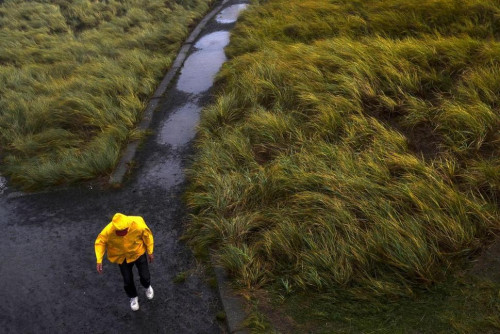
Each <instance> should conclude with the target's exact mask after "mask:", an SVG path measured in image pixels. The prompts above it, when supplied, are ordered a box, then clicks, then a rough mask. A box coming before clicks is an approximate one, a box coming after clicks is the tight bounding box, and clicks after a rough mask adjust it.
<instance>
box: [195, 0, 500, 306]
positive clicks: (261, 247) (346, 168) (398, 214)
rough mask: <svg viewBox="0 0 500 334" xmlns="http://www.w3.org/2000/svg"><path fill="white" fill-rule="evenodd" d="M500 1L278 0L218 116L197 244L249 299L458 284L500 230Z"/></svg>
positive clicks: (200, 194)
mask: <svg viewBox="0 0 500 334" xmlns="http://www.w3.org/2000/svg"><path fill="white" fill-rule="evenodd" d="M499 13H500V3H499V2H498V1H490V0H475V1H467V2H464V1H452V0H439V1H419V2H418V3H417V2H414V1H409V0H387V1H375V0H373V1H371V0H367V1H342V0H333V1H331V0H329V1H326V0H315V1H312V0H311V1H299V0H288V1H283V0H269V1H265V2H258V1H256V2H254V6H252V7H251V8H250V9H249V10H248V11H247V12H245V13H244V14H243V17H242V20H241V22H240V23H239V24H238V25H237V27H236V29H235V32H234V34H233V37H232V40H231V43H230V45H229V47H228V49H227V51H228V53H229V54H230V56H231V57H232V59H231V61H230V62H228V63H227V64H226V65H225V66H224V67H223V70H222V71H221V73H220V74H219V77H218V84H219V87H220V91H219V93H218V95H217V98H216V101H215V102H214V103H213V104H212V105H211V106H209V107H208V108H206V109H205V111H204V114H203V117H202V122H201V125H200V127H199V139H198V142H197V148H198V153H197V156H196V159H195V162H194V164H193V166H192V169H191V170H190V173H189V176H190V181H191V188H190V190H189V192H188V196H187V198H188V203H189V206H190V207H191V209H192V212H193V214H192V219H191V222H190V225H189V227H188V232H187V236H188V237H189V239H190V241H191V243H192V245H193V247H194V248H195V249H197V250H200V251H201V250H202V249H203V248H205V247H206V246H211V247H216V248H217V249H218V250H219V252H218V254H219V259H220V262H221V263H222V264H224V265H225V267H226V268H227V269H228V270H229V272H230V273H231V274H232V275H233V276H234V277H235V279H236V280H237V281H238V282H239V283H240V284H241V285H242V286H246V287H259V286H263V285H270V284H272V285H274V286H277V285H281V286H282V288H283V289H284V290H286V291H288V292H290V291H297V290H309V289H313V290H317V291H335V290H336V289H339V288H347V289H348V290H349V291H350V292H352V293H353V294H354V295H355V296H357V297H360V298H371V297H373V296H378V295H386V296H387V295H388V296H395V295H396V296H400V295H409V294H412V292H413V291H414V289H415V287H422V286H424V287H425V286H430V285H432V284H433V283H435V282H438V281H441V280H442V279H443V278H444V277H445V276H446V274H447V273H448V272H449V271H450V270H451V269H453V268H456V267H457V266H458V265H459V264H460V263H462V261H463V260H464V259H466V258H467V257H470V256H473V255H474V254H476V252H477V251H478V250H479V249H481V247H482V246H484V244H485V243H486V242H487V241H488V240H490V238H491V237H492V235H493V233H495V232H496V231H498V228H499V227H500V224H499V222H500V215H499V210H498V209H499V206H498V205H499V200H500V168H499V167H500V160H499V157H500V112H499V109H498V108H499V105H500V104H499V102H500V100H499V96H500V95H499V93H500V91H499V90H498V87H500V76H499V75H498V74H499V73H498V71H499V66H500V59H499V54H500V53H498V51H499V50H500V43H498V42H497V37H498V36H497V34H498V33H499V31H500V30H499V29H500V27H499V26H498V20H497V17H498V14H499Z"/></svg>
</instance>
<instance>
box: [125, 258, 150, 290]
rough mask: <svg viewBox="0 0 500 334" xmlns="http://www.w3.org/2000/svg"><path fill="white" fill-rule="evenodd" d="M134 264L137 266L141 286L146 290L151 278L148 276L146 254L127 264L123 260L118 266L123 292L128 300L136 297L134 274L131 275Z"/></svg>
mask: <svg viewBox="0 0 500 334" xmlns="http://www.w3.org/2000/svg"><path fill="white" fill-rule="evenodd" d="M134 264H135V265H136V266H137V270H138V271H139V277H140V278H141V284H142V286H143V287H145V288H148V287H149V285H150V283H151V278H150V276H149V267H148V259H147V258H146V253H144V254H142V255H141V256H140V257H139V258H138V259H137V260H135V261H134V262H130V263H127V260H126V259H125V260H124V261H123V263H122V264H120V272H121V273H122V276H123V283H124V284H125V285H124V288H125V292H126V293H127V296H129V298H134V297H137V290H136V289H135V284H134V274H133V273H132V267H133V266H134Z"/></svg>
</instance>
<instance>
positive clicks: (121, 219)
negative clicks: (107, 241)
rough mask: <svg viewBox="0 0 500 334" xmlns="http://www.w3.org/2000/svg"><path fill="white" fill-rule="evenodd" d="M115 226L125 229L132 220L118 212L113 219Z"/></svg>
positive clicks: (118, 228) (112, 222)
mask: <svg viewBox="0 0 500 334" xmlns="http://www.w3.org/2000/svg"><path fill="white" fill-rule="evenodd" d="M111 224H112V225H113V227H114V228H115V229H117V230H124V229H126V228H127V227H129V225H130V220H129V219H128V217H127V216H125V215H124V214H121V213H116V214H115V215H114V216H113V220H112V221H111Z"/></svg>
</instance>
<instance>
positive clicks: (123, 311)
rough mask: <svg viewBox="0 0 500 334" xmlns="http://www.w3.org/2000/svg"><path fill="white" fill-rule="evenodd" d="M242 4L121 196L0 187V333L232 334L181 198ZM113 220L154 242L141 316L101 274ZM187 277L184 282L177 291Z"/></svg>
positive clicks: (226, 16)
mask: <svg viewBox="0 0 500 334" xmlns="http://www.w3.org/2000/svg"><path fill="white" fill-rule="evenodd" d="M244 3H245V1H236V0H229V1H228V2H227V3H226V4H225V5H224V7H223V9H222V11H221V12H220V13H219V14H218V15H216V17H215V18H214V19H212V20H211V21H210V22H209V23H208V24H207V26H206V27H205V29H204V30H203V32H202V33H201V34H200V37H199V38H198V39H197V41H195V43H194V47H193V48H192V50H191V52H190V54H189V56H188V58H187V59H186V61H185V63H184V66H183V68H182V69H181V72H180V75H179V76H178V78H177V79H176V80H175V81H174V82H173V84H172V85H171V87H170V88H169V90H168V91H167V93H166V94H165V96H164V97H162V99H161V101H160V107H159V108H158V109H157V110H156V112H155V114H154V117H153V121H152V124H151V127H150V128H151V129H152V130H153V132H154V134H153V135H151V136H150V137H149V138H148V139H147V140H146V142H145V143H144V145H143V146H142V147H141V149H140V150H139V152H138V153H137V155H136V156H135V162H136V163H137V166H136V168H135V169H134V171H133V173H132V175H131V177H130V179H129V180H128V181H127V182H126V183H125V184H124V185H123V187H122V188H120V189H118V190H113V189H110V190H106V191H102V190H99V189H93V188H91V187H90V186H85V187H84V186H81V187H75V188H71V189H69V190H59V191H53V192H48V193H40V194H32V195H24V196H16V195H15V190H14V189H9V188H8V185H6V184H5V182H4V180H1V179H0V228H1V230H2V232H3V238H2V242H1V243H0V254H2V261H0V277H1V278H0V280H1V281H0V328H1V329H2V333H125V332H130V333H176V334H179V333H180V334H182V333H221V332H222V333H224V332H225V331H226V329H225V325H224V324H223V323H219V322H218V321H217V320H216V314H217V312H219V311H221V310H222V305H221V303H220V301H219V298H218V295H217V291H216V290H215V289H214V288H212V287H210V286H209V285H208V283H207V279H208V278H207V276H206V275H205V273H204V272H203V270H202V268H201V267H200V266H199V265H198V264H197V263H196V260H195V259H194V258H193V256H192V254H191V252H190V250H189V249H188V248H187V246H186V245H185V244H184V243H182V242H181V241H179V237H180V236H181V235H182V232H183V229H184V226H183V224H184V223H185V221H186V210H185V207H184V205H183V203H182V200H181V195H182V193H183V190H184V188H185V186H186V182H185V176H184V174H183V169H184V168H185V167H186V165H187V164H188V163H189V158H190V155H191V154H192V147H191V143H192V140H193V138H194V136H195V127H196V125H197V123H198V121H199V117H200V111H201V109H202V106H203V105H204V104H205V103H207V102H208V101H209V100H210V89H211V87H212V85H213V77H214V75H215V74H216V73H217V72H218V71H219V69H220V67H221V66H222V64H223V62H224V61H225V60H226V57H225V54H224V47H225V46H226V45H227V43H228V42H229V30H230V29H231V28H232V27H233V25H234V22H235V21H236V18H237V16H238V13H239V12H240V11H241V10H243V9H244V8H245V6H246V5H245V4H244ZM116 212H122V213H124V214H129V215H141V216H143V217H144V219H145V220H146V223H147V224H148V225H149V227H150V228H151V230H152V231H153V234H154V238H155V262H154V263H152V264H151V266H150V271H151V277H152V286H153V287H154V289H155V297H154V299H153V300H152V301H148V300H147V299H146V298H145V296H144V289H143V288H142V286H140V284H138V277H135V278H136V284H137V287H138V292H139V303H140V309H139V311H137V312H132V311H131V310H130V306H129V301H128V298H127V296H126V295H125V292H124V291H123V282H122V278H121V275H120V272H119V269H118V266H117V265H115V264H111V263H109V262H108V261H107V260H105V261H104V262H103V263H104V273H103V274H102V275H99V274H98V273H97V272H96V269H95V255H94V241H95V238H96V236H97V234H98V233H99V232H100V231H101V229H102V228H103V227H104V226H105V225H106V224H107V223H108V222H109V221H110V219H111V217H112V216H113V214H114V213H116ZM134 270H135V269H134ZM184 272H187V273H188V275H187V279H186V280H185V282H182V283H175V282H174V278H175V277H176V276H177V275H178V274H179V273H184ZM134 273H136V272H134ZM135 276H137V275H135Z"/></svg>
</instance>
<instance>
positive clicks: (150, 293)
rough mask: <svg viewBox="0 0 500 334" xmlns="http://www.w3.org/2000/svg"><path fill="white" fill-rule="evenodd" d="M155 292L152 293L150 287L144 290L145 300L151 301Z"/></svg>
mask: <svg viewBox="0 0 500 334" xmlns="http://www.w3.org/2000/svg"><path fill="white" fill-rule="evenodd" d="M154 295H155V292H154V291H153V287H152V286H151V285H150V286H149V288H147V289H146V298H147V299H150V300H151V299H153V297H154Z"/></svg>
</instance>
